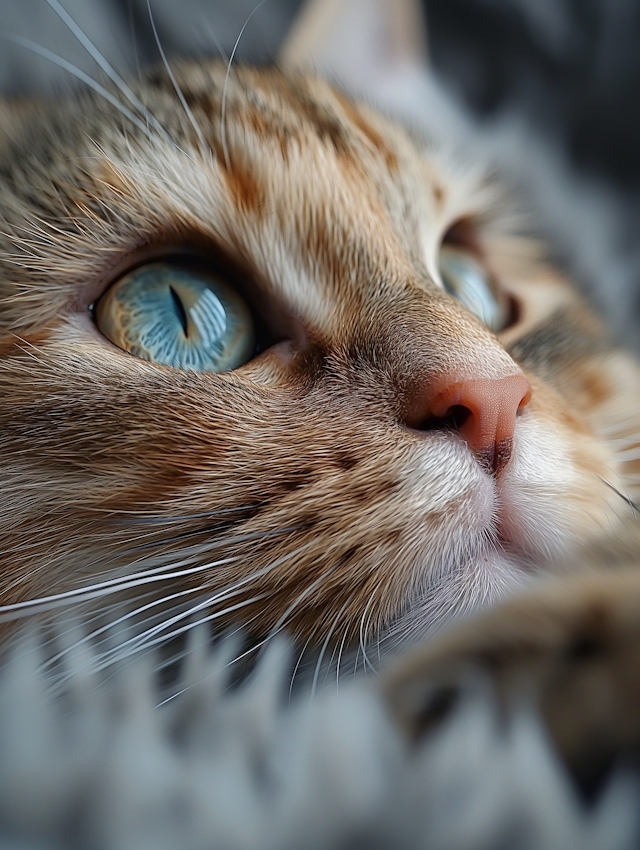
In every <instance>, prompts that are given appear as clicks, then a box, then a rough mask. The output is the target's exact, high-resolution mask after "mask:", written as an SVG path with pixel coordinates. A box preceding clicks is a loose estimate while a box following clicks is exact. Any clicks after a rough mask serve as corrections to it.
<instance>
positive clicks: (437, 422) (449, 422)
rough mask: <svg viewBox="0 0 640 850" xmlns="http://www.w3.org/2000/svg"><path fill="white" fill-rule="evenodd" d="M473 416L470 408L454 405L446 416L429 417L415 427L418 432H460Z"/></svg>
mask: <svg viewBox="0 0 640 850" xmlns="http://www.w3.org/2000/svg"><path fill="white" fill-rule="evenodd" d="M472 415H473V414H472V413H471V411H470V410H469V408H468V407H464V405H462V404H454V405H453V406H452V407H450V408H449V410H448V411H447V413H446V414H445V415H444V416H429V417H427V419H425V420H424V421H423V422H419V423H417V424H416V425H415V426H414V430H416V431H459V430H460V429H461V428H462V427H463V425H464V424H465V423H466V422H467V421H468V419H469V417H470V416H472Z"/></svg>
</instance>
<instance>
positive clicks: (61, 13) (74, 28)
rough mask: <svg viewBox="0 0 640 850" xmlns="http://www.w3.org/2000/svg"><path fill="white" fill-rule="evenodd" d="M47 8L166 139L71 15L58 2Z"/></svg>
mask: <svg viewBox="0 0 640 850" xmlns="http://www.w3.org/2000/svg"><path fill="white" fill-rule="evenodd" d="M47 3H48V4H49V6H50V7H51V8H52V9H53V11H54V12H55V13H56V15H58V17H59V18H60V19H61V20H62V21H63V22H64V24H65V25H66V26H67V27H68V28H69V29H70V30H71V32H72V33H73V34H74V35H75V37H76V38H77V39H78V41H79V42H80V44H81V45H82V46H83V47H84V49H85V50H86V51H87V53H88V54H89V55H90V56H91V58H92V59H93V60H94V61H95V62H97V64H98V65H99V66H100V67H101V68H102V70H103V71H104V72H105V74H106V75H107V76H108V77H109V79H110V80H111V81H112V82H113V83H114V84H115V85H116V86H117V87H118V89H120V91H121V92H122V94H123V95H124V96H125V97H126V98H127V100H128V101H129V103H131V104H132V105H133V106H135V108H136V109H137V110H139V111H140V112H141V113H142V115H143V116H144V117H145V118H146V119H147V120H148V121H149V122H150V123H151V124H152V125H153V126H154V128H155V129H156V130H158V131H159V132H160V133H162V134H163V135H165V136H167V137H168V134H167V131H166V130H165V129H164V127H163V126H162V125H161V124H160V123H159V121H157V120H156V119H155V118H154V117H153V115H152V114H151V113H150V112H149V110H148V109H147V107H146V106H145V105H144V103H142V101H141V100H140V99H139V98H138V97H136V95H135V94H134V93H133V92H132V91H131V89H130V88H129V86H128V85H127V84H126V83H125V81H124V80H123V79H122V77H121V76H120V74H118V72H117V71H116V70H115V68H114V67H113V66H112V65H110V64H109V62H107V60H106V59H105V58H104V56H103V55H102V53H101V52H100V51H99V50H98V48H97V47H96V46H95V44H94V43H93V42H92V41H91V40H90V39H89V38H88V37H87V35H86V34H85V33H84V32H83V30H82V29H80V27H79V26H78V24H77V23H76V22H75V21H74V20H73V18H72V17H71V15H70V14H69V13H68V12H67V10H66V9H65V8H64V7H63V6H62V5H61V4H60V3H59V2H58V0H47Z"/></svg>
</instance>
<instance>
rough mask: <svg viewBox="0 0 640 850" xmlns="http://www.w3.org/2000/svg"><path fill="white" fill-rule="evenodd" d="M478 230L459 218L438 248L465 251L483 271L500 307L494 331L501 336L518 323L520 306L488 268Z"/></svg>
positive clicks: (472, 224) (471, 221)
mask: <svg viewBox="0 0 640 850" xmlns="http://www.w3.org/2000/svg"><path fill="white" fill-rule="evenodd" d="M478 230H479V228H478V225H477V223H476V222H475V221H474V220H473V219H472V218H470V217H464V218H460V219H458V220H457V221H456V222H454V223H453V224H452V225H451V226H450V227H449V228H448V229H447V230H446V231H445V234H444V236H443V237H442V239H441V240H440V247H443V246H445V245H448V246H450V247H452V248H457V249H459V250H460V251H465V252H466V253H468V254H469V255H470V256H471V257H472V258H473V259H474V260H475V261H476V262H477V263H479V264H480V265H481V266H482V267H483V268H484V269H485V271H486V274H487V278H486V279H487V284H488V286H489V288H490V290H491V293H492V294H493V297H494V298H495V299H496V302H497V303H498V305H499V306H500V307H501V312H502V314H503V316H504V321H503V323H502V325H501V327H500V328H499V329H498V330H496V331H494V333H496V334H501V333H503V332H504V331H506V330H509V329H510V328H512V327H513V326H514V325H515V324H517V322H518V321H519V318H520V304H519V302H518V300H517V299H516V297H515V296H514V295H513V294H512V293H510V292H507V291H506V290H505V289H504V288H503V287H502V286H501V285H500V281H499V280H498V279H497V277H496V276H495V275H494V274H493V273H492V272H491V270H490V269H489V268H488V266H487V261H486V255H485V252H484V250H483V248H482V243H481V240H480V237H479V235H478ZM454 297H455V296H454Z"/></svg>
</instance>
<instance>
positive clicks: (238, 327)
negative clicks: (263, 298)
mask: <svg viewBox="0 0 640 850" xmlns="http://www.w3.org/2000/svg"><path fill="white" fill-rule="evenodd" d="M95 319H96V324H97V326H98V328H99V330H100V331H101V332H102V333H103V334H104V335H105V336H106V337H107V338H108V339H110V340H111V342H113V343H114V344H115V345H117V346H118V347H119V348H122V349H124V351H128V352H130V353H131V354H134V355H135V356H136V357H140V358H142V359H143V360H150V361H151V362H153V363H161V364H164V365H166V366H174V367H175V368H179V369H186V370H190V371H198V372H226V371H228V370H230V369H235V368H237V367H238V366H241V365H242V364H243V363H246V362H247V360H249V359H250V358H251V357H252V356H253V354H254V351H255V330H254V324H253V320H252V317H251V312H250V311H249V308H248V307H247V305H246V304H245V302H244V301H243V299H242V298H241V297H240V295H238V293H237V292H236V291H235V290H234V289H233V288H232V287H231V286H229V285H228V284H227V283H225V282H224V281H223V280H220V278H219V277H217V276H216V275H215V274H209V273H208V272H207V271H205V270H201V269H200V268H197V267H189V266H188V265H185V264H184V263H178V262H175V263H173V262H155V263H149V264H147V265H145V266H140V267H139V268H136V269H134V270H133V271H131V272H129V273H128V274H126V275H124V277H122V278H120V280H118V281H117V282H116V283H115V284H114V285H113V286H112V287H111V288H110V289H108V290H107V291H106V292H105V294H104V295H103V296H102V298H101V299H100V300H99V301H98V303H97V304H96V307H95Z"/></svg>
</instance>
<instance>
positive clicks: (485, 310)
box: [439, 243, 508, 332]
mask: <svg viewBox="0 0 640 850" xmlns="http://www.w3.org/2000/svg"><path fill="white" fill-rule="evenodd" d="M439 270H440V277H441V278H442V283H443V285H444V288H445V289H446V290H447V292H449V293H450V294H451V295H453V296H454V297H455V298H457V299H458V301H460V302H461V303H462V304H464V306H465V307H466V308H467V309H468V310H470V311H471V312H472V313H474V314H475V315H476V316H477V317H478V318H479V319H480V320H481V321H482V322H484V324H485V325H486V326H487V327H488V328H489V329H490V330H492V331H494V332H497V331H500V330H502V329H503V328H504V327H505V325H506V324H507V318H508V317H507V309H506V305H505V304H504V303H503V302H501V300H500V299H499V298H498V296H497V294H496V293H495V292H494V291H493V288H492V286H491V281H490V278H489V274H488V272H487V270H486V269H485V268H484V267H483V266H482V264H481V263H480V262H479V261H478V260H477V259H476V258H475V257H474V256H473V254H471V253H470V252H469V251H467V250H464V249H463V248H460V247H458V246H456V245H448V244H446V243H445V244H444V245H442V247H441V248H440V259H439Z"/></svg>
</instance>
